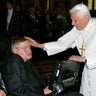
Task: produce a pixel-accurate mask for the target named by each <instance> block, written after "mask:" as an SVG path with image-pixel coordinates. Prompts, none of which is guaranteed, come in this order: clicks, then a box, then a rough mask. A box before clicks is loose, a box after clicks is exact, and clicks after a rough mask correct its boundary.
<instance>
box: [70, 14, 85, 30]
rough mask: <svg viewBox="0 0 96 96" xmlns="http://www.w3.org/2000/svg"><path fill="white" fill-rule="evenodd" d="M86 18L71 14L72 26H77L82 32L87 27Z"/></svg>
mask: <svg viewBox="0 0 96 96" xmlns="http://www.w3.org/2000/svg"><path fill="white" fill-rule="evenodd" d="M86 18H87V17H86V16H84V17H83V16H82V17H81V16H79V15H77V14H76V13H71V19H72V25H74V26H76V28H77V29H78V30H82V29H84V28H85V27H86V25H87V22H86Z"/></svg>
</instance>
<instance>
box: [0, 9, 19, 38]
mask: <svg viewBox="0 0 96 96" xmlns="http://www.w3.org/2000/svg"><path fill="white" fill-rule="evenodd" d="M0 20H1V22H2V26H1V28H0V30H1V32H2V34H3V36H6V37H13V36H16V35H19V33H20V14H19V13H18V12H17V11H15V10H13V14H12V17H11V20H10V24H9V29H8V30H7V31H6V27H7V10H6V9H5V10H4V11H3V12H2V13H1V18H0Z"/></svg>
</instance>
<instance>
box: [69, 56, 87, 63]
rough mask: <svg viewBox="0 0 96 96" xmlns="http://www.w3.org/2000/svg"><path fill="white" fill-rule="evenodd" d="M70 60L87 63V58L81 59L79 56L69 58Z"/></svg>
mask: <svg viewBox="0 0 96 96" xmlns="http://www.w3.org/2000/svg"><path fill="white" fill-rule="evenodd" d="M69 60H71V61H76V62H85V60H86V58H85V57H81V56H77V55H72V56H70V57H69Z"/></svg>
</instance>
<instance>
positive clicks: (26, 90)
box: [2, 37, 52, 96]
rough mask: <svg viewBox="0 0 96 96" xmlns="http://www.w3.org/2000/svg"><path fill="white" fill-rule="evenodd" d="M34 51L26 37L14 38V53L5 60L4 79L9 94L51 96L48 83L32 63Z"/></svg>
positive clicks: (15, 95) (16, 95) (14, 95)
mask: <svg viewBox="0 0 96 96" xmlns="http://www.w3.org/2000/svg"><path fill="white" fill-rule="evenodd" d="M31 58H32V51H31V46H30V44H29V41H28V40H26V39H25V38H24V37H15V38H13V39H12V53H10V56H9V57H8V60H6V62H5V66H4V67H3V71H2V79H3V80H4V83H5V85H6V89H7V92H8V96H9V95H11V96H45V95H47V96H51V93H52V91H51V90H50V89H48V87H47V83H46V82H45V80H44V79H43V78H42V77H41V75H40V74H39V73H38V71H37V70H36V68H35V67H34V66H33V65H32V63H31Z"/></svg>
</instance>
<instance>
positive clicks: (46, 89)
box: [44, 86, 52, 95]
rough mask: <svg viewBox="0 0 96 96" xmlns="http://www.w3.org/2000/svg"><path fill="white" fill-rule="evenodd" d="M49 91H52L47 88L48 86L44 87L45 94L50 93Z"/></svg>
mask: <svg viewBox="0 0 96 96" xmlns="http://www.w3.org/2000/svg"><path fill="white" fill-rule="evenodd" d="M50 93H52V90H50V89H49V88H48V86H47V87H46V88H45V89H44V94H45V95H47V94H50Z"/></svg>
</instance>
